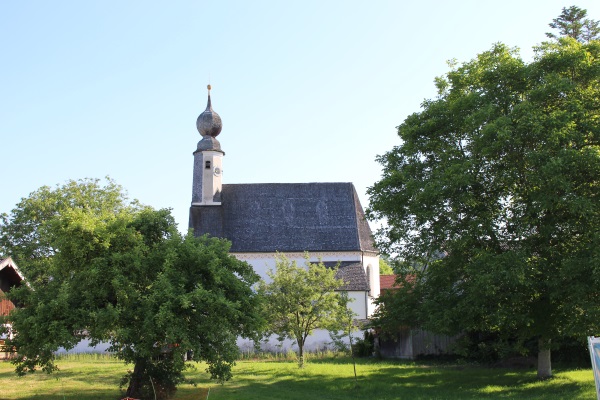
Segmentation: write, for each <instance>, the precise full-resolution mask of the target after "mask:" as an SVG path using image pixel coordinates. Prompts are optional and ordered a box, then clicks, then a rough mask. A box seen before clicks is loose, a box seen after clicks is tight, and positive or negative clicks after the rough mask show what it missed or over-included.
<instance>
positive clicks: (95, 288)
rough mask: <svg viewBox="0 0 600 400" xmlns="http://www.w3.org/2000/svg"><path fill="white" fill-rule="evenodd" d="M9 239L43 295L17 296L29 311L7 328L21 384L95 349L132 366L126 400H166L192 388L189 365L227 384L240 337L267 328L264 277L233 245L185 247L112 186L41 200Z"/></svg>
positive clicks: (69, 190)
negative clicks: (82, 348)
mask: <svg viewBox="0 0 600 400" xmlns="http://www.w3.org/2000/svg"><path fill="white" fill-rule="evenodd" d="M58 200H60V201H58ZM28 218H32V222H31V223H27V219H28ZM0 232H1V234H2V237H3V246H4V247H3V250H4V251H8V252H9V254H14V255H17V256H18V257H19V258H18V260H19V265H20V266H21V267H22V270H23V272H24V274H25V275H26V276H29V274H31V275H32V276H34V281H33V282H32V284H31V286H32V288H33V290H32V289H30V287H28V286H26V285H24V286H22V287H21V288H19V289H15V290H13V291H11V296H13V298H14V300H15V301H16V302H17V303H18V304H21V305H22V306H23V307H21V308H18V309H15V310H14V311H13V312H12V313H11V314H10V315H9V317H8V320H9V321H10V322H11V323H12V327H13V332H14V333H15V337H14V339H13V340H12V341H11V342H10V343H9V345H12V346H15V348H16V350H17V354H18V356H17V358H16V360H15V364H16V368H17V372H18V373H20V374H23V373H26V372H28V371H30V372H32V371H34V370H35V369H36V368H37V367H41V368H42V369H43V370H44V371H47V372H52V371H54V370H55V369H56V365H55V363H54V351H56V350H57V349H58V348H59V347H64V348H66V349H71V348H73V347H74V346H75V345H76V344H77V343H78V342H79V341H80V340H81V339H83V338H89V339H91V340H92V344H96V343H98V342H108V343H109V344H110V345H111V347H110V349H109V350H110V351H112V352H114V353H115V354H116V355H117V356H118V357H119V358H120V359H122V360H123V361H124V362H126V363H132V364H134V368H133V371H132V372H131V373H129V374H128V375H127V376H126V377H125V378H124V382H125V383H128V390H127V395H128V396H131V397H136V398H142V399H151V398H155V397H154V396H155V395H156V398H166V397H167V396H169V395H170V394H172V393H173V392H174V390H175V389H176V385H177V384H179V383H181V382H182V381H183V374H182V373H183V371H184V369H185V368H186V367H187V364H186V363H185V362H184V354H188V353H190V354H193V357H192V359H193V360H196V361H199V360H204V361H206V362H207V363H208V370H209V371H210V373H211V375H212V377H213V378H216V379H218V380H221V381H223V380H227V379H229V378H230V377H231V365H232V364H233V362H234V361H235V359H236V357H237V354H238V348H237V346H236V339H237V337H238V335H243V336H249V335H252V334H253V332H254V331H255V330H256V329H257V328H258V327H259V326H260V321H261V319H260V318H259V313H258V310H259V303H258V297H257V295H256V294H255V293H254V292H253V290H252V288H251V286H252V285H253V284H254V283H256V282H257V281H258V276H257V275H256V274H255V273H254V272H253V270H252V268H251V266H249V265H248V264H246V263H244V262H241V261H238V260H237V259H235V258H234V257H232V256H231V255H229V253H228V251H229V243H228V242H226V241H223V240H219V239H216V238H207V237H201V238H195V237H193V235H191V234H189V235H186V236H182V235H180V234H179V233H178V232H177V229H176V225H175V223H174V220H173V218H172V217H171V215H170V212H169V211H168V210H159V211H155V210H152V209H150V208H148V207H142V206H139V205H135V206H132V205H131V203H129V202H128V201H127V199H126V196H125V194H124V192H123V191H122V189H121V188H120V187H119V186H118V185H115V184H114V182H112V181H109V182H108V183H107V184H106V185H104V186H103V185H102V184H101V182H100V181H96V180H84V181H79V182H73V181H71V182H68V183H67V184H66V185H64V186H59V187H57V188H55V189H50V188H46V187H44V188H41V189H40V190H39V191H37V192H34V193H32V194H31V195H30V196H29V198H27V199H23V200H22V201H21V203H19V205H18V206H17V208H15V209H14V210H13V211H12V213H11V215H10V216H9V215H5V216H4V217H3V223H2V225H1V226H0ZM7 235H15V236H16V238H17V239H15V238H14V237H6V236H7ZM42 267H43V268H42Z"/></svg>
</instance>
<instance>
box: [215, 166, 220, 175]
mask: <svg viewBox="0 0 600 400" xmlns="http://www.w3.org/2000/svg"><path fill="white" fill-rule="evenodd" d="M214 174H215V176H219V175H221V168H219V167H216V168H215V171H214Z"/></svg>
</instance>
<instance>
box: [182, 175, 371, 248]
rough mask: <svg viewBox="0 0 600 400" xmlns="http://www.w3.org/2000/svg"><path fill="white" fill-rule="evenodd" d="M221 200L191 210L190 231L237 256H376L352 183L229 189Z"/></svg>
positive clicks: (260, 184) (270, 184)
mask: <svg viewBox="0 0 600 400" xmlns="http://www.w3.org/2000/svg"><path fill="white" fill-rule="evenodd" d="M221 199H222V200H221V201H222V204H221V205H220V206H192V207H191V208H190V228H192V229H193V230H194V234H196V235H203V234H206V233H208V234H210V235H212V236H217V237H224V238H227V239H229V240H230V241H231V243H232V246H231V251H232V252H234V253H236V252H239V253H246V252H267V253H270V252H276V251H279V252H298V251H309V252H324V251H369V252H376V251H377V250H376V248H375V245H374V242H373V237H372V233H371V229H370V228H369V224H368V223H367V221H366V219H365V214H364V211H363V209H362V206H361V205H360V201H359V199H358V195H357V194H356V190H355V189H354V185H353V184H352V183H255V184H228V185H223V191H222V197H221Z"/></svg>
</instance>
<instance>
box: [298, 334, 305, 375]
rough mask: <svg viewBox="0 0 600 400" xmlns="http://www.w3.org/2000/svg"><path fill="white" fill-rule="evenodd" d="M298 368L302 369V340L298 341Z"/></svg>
mask: <svg viewBox="0 0 600 400" xmlns="http://www.w3.org/2000/svg"><path fill="white" fill-rule="evenodd" d="M298 368H304V340H298Z"/></svg>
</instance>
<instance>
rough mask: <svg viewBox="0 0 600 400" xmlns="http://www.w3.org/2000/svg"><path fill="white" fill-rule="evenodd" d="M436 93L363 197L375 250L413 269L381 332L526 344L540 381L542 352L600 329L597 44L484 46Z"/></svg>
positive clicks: (546, 356)
mask: <svg viewBox="0 0 600 400" xmlns="http://www.w3.org/2000/svg"><path fill="white" fill-rule="evenodd" d="M436 83H437V87H438V89H439V96H438V98H436V99H433V100H426V101H424V102H423V105H422V107H423V109H422V111H420V112H418V113H415V114H413V115H410V116H409V117H408V118H406V120H405V121H404V122H403V123H402V124H401V125H400V126H399V127H398V135H399V137H400V142H401V144H400V145H398V146H396V147H394V148H393V149H392V150H391V151H390V152H388V153H386V154H384V155H383V156H380V157H379V158H378V160H379V162H380V163H381V164H382V166H383V177H382V179H381V180H380V181H378V182H376V183H375V184H374V185H373V186H372V187H371V188H370V189H369V194H370V196H371V209H370V210H369V216H370V218H373V219H385V220H386V221H387V227H385V228H384V229H382V230H381V231H380V232H379V234H378V240H379V242H380V245H381V246H382V247H383V248H384V250H385V251H386V252H388V253H389V254H393V253H398V254H399V255H400V256H402V258H403V259H404V260H406V261H407V262H409V263H412V265H421V266H425V267H424V268H422V269H415V270H413V271H411V272H410V273H409V274H404V276H403V277H402V278H401V279H402V283H401V285H400V286H401V288H403V289H402V290H399V291H397V292H396V293H395V294H392V293H390V294H389V296H388V297H390V298H388V303H387V304H385V306H384V307H382V308H381V309H380V312H379V315H378V317H379V321H380V322H382V323H387V324H389V325H390V326H393V325H394V324H396V326H397V324H398V323H399V322H403V323H412V324H415V323H417V324H422V325H423V326H424V327H425V328H427V329H430V330H433V331H436V332H441V333H448V334H455V333H458V332H461V331H465V330H474V331H477V330H479V331H492V332H497V333H499V334H503V335H507V336H508V335H510V336H512V337H517V338H519V339H520V340H521V341H524V340H526V339H530V338H537V339H538V347H539V350H538V351H539V353H538V375H539V377H540V378H546V377H548V376H550V375H551V374H552V372H551V364H550V349H551V344H552V339H555V338H558V337H563V336H568V335H579V336H585V335H590V334H597V332H598V331H599V329H600V322H599V321H600V307H598V287H599V284H600V275H599V274H598V273H597V266H598V265H599V261H600V251H599V250H598V249H600V247H599V245H600V230H599V229H598V226H600V124H598V121H599V120H600V102H599V101H598V99H599V98H600V42H598V41H590V42H589V43H581V42H578V41H576V40H574V39H573V38H569V37H567V38H561V39H559V40H557V41H555V42H552V43H545V44H543V45H542V46H540V47H538V48H537V50H536V57H535V60H534V61H533V62H531V63H529V64H527V63H525V62H523V61H522V60H521V59H520V58H519V56H518V54H517V52H516V51H515V50H512V49H509V48H508V47H506V46H505V45H502V44H496V45H494V46H493V48H492V49H491V50H490V51H486V52H484V53H481V54H479V55H478V56H477V57H476V58H475V59H473V60H471V61H469V62H466V63H464V64H462V65H457V66H454V67H453V68H452V69H451V70H450V72H448V73H447V74H446V76H445V77H442V78H438V79H437V80H436ZM433 255H435V257H434V256H433ZM440 256H441V257H440ZM392 297H393V299H391V298H392ZM403 311H404V313H403Z"/></svg>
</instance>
